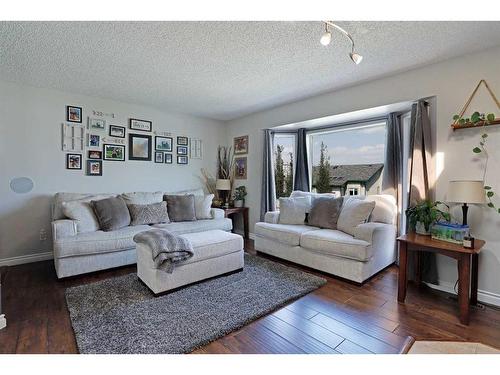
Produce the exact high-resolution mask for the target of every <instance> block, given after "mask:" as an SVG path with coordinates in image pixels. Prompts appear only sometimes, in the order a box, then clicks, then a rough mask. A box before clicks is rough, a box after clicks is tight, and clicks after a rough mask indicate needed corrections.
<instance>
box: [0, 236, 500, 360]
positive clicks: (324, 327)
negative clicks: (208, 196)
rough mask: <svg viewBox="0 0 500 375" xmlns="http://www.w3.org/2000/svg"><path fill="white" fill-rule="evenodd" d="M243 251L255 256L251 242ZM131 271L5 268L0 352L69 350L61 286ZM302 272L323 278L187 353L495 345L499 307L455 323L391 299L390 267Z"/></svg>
mask: <svg viewBox="0 0 500 375" xmlns="http://www.w3.org/2000/svg"><path fill="white" fill-rule="evenodd" d="M246 250H247V251H248V252H250V253H255V251H254V250H253V242H252V241H247V243H246ZM273 260H275V261H278V260H277V259H273ZM283 263H286V262H283ZM286 264H288V265H291V264H289V263H286ZM291 266H294V265H291ZM294 267H297V268H300V267H298V266H294ZM135 270H136V268H135V266H131V267H125V268H121V269H116V270H110V271H103V272H99V273H95V274H91V275H85V276H80V277H75V278H72V279H67V280H62V281H58V280H57V279H56V276H55V271H54V268H53V264H52V262H50V261H47V262H39V263H31V264H26V265H20V266H15V267H10V269H9V271H8V273H7V277H6V280H5V284H4V285H3V290H2V292H3V294H4V307H5V314H6V317H7V328H5V329H3V330H1V331H0V353H77V352H78V350H77V347H76V342H75V337H74V334H73V330H72V327H71V322H70V319H69V314H68V311H67V308H66V303H65V299H64V290H65V288H67V287H70V286H73V285H80V284H84V283H90V282H94V281H97V280H102V279H105V278H108V277H114V276H117V275H122V274H126V273H130V272H135ZM307 271H308V272H311V273H316V274H318V275H321V276H323V277H325V278H326V279H327V280H328V283H327V284H326V285H325V286H323V287H322V288H320V289H318V290H316V291H314V292H312V293H310V294H308V295H306V296H304V297H302V298H300V299H298V300H296V301H295V302H292V303H290V304H289V305H287V306H286V307H284V308H282V309H279V310H278V311H276V312H274V313H273V314H270V315H268V316H266V317H264V318H261V319H259V320H257V321H255V322H253V323H251V324H249V325H247V326H245V327H244V328H242V329H240V330H238V331H236V332H233V333H231V334H229V335H227V336H225V337H223V338H220V339H219V340H217V341H215V342H213V343H211V344H209V345H207V346H205V347H203V348H201V349H198V350H197V351H195V353H398V352H401V351H404V350H405V348H407V347H408V344H409V343H410V340H411V337H414V338H415V339H417V340H450V341H473V342H482V343H484V344H487V345H491V346H493V347H496V348H500V310H499V309H496V308H493V307H485V308H484V309H480V308H473V310H472V314H471V322H470V325H469V326H463V325H461V324H460V323H459V321H458V318H457V309H458V306H457V302H456V301H455V300H453V299H452V298H450V296H449V295H447V294H445V293H441V292H437V291H434V290H431V289H429V288H426V287H422V288H420V289H419V288H416V287H414V286H413V287H412V285H410V287H409V290H408V296H407V302H406V303H405V304H399V303H398V302H397V300H396V296H397V272H398V270H397V268H396V267H395V266H393V267H390V268H388V269H386V270H384V271H383V272H381V273H380V274H378V275H376V276H375V277H374V278H372V279H371V280H369V281H368V282H366V283H365V284H363V285H362V286H358V285H354V284H351V283H349V282H346V281H343V280H339V279H337V278H334V277H329V276H325V275H324V274H321V273H317V272H314V271H312V270H307Z"/></svg>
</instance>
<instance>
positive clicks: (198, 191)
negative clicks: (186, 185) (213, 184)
mask: <svg viewBox="0 0 500 375" xmlns="http://www.w3.org/2000/svg"><path fill="white" fill-rule="evenodd" d="M165 195H196V196H201V195H203V196H204V195H205V192H204V191H203V189H202V188H198V189H189V190H181V191H176V192H173V193H172V192H170V193H165Z"/></svg>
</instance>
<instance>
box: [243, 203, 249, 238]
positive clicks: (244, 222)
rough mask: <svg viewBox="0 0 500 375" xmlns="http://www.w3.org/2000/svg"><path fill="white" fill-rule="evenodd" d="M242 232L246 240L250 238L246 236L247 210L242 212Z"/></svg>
mask: <svg viewBox="0 0 500 375" xmlns="http://www.w3.org/2000/svg"><path fill="white" fill-rule="evenodd" d="M243 230H244V234H245V238H246V239H247V240H248V239H249V238H250V236H249V234H248V209H245V210H244V211H243Z"/></svg>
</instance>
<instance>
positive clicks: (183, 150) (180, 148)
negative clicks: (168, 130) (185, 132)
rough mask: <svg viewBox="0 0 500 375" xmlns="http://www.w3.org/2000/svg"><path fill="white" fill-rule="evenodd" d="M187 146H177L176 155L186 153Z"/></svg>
mask: <svg viewBox="0 0 500 375" xmlns="http://www.w3.org/2000/svg"><path fill="white" fill-rule="evenodd" d="M187 154H188V148H187V147H186V146H177V155H187Z"/></svg>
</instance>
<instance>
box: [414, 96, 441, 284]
mask: <svg viewBox="0 0 500 375" xmlns="http://www.w3.org/2000/svg"><path fill="white" fill-rule="evenodd" d="M410 126H411V127H410V193H409V199H408V202H409V205H410V206H411V205H413V204H415V203H416V202H418V201H421V200H424V199H433V190H432V185H433V181H431V178H432V173H431V170H432V165H431V162H432V154H433V150H432V140H431V122H430V119H429V112H428V103H427V102H426V101H424V100H419V101H418V102H417V103H415V104H413V106H412V109H411V125H410ZM421 266H422V280H423V281H426V282H429V283H432V284H437V282H438V273H437V264H436V255H435V254H433V253H428V252H425V253H422V256H421ZM409 275H410V277H412V276H413V275H414V267H413V261H412V257H410V262H409Z"/></svg>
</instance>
